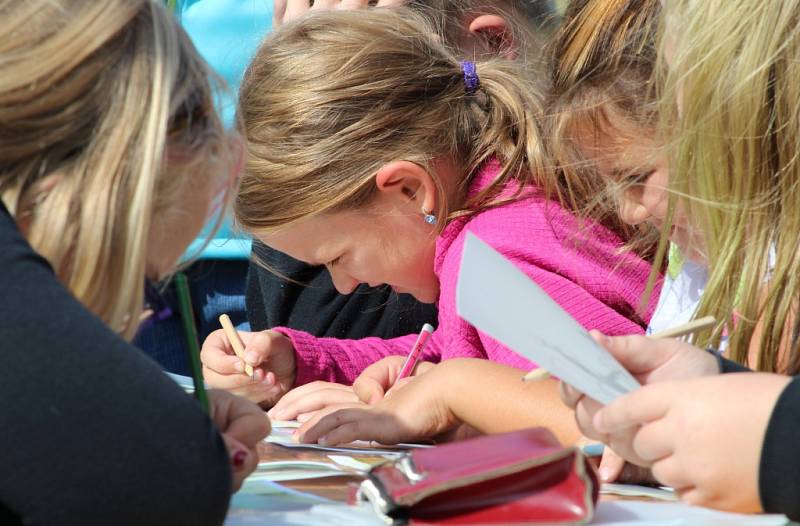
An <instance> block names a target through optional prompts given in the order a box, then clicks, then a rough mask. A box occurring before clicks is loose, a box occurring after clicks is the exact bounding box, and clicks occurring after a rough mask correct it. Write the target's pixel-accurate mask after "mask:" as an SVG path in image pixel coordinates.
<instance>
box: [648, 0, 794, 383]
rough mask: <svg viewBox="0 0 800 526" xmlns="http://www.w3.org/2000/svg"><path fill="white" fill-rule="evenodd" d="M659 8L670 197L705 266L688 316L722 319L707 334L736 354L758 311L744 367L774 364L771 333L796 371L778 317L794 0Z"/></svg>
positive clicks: (789, 165)
mask: <svg viewBox="0 0 800 526" xmlns="http://www.w3.org/2000/svg"><path fill="white" fill-rule="evenodd" d="M667 6H668V11H667V16H666V17H665V18H664V25H663V31H662V33H663V35H664V37H663V39H662V45H661V48H662V55H663V57H664V59H665V62H666V63H667V64H668V67H665V68H662V69H663V71H665V72H666V73H665V77H664V78H663V79H661V82H660V84H662V85H663V94H662V101H663V105H662V108H661V110H660V112H661V115H662V118H663V121H664V122H663V124H664V128H663V134H664V136H667V137H671V140H670V142H669V152H670V155H669V167H670V187H671V190H672V191H673V197H672V201H673V203H672V204H673V206H674V205H675V203H676V202H677V201H679V200H680V201H681V202H682V203H683V204H685V205H686V208H687V211H688V215H689V217H690V218H691V220H692V222H693V223H694V224H695V225H696V226H697V228H699V229H700V231H701V232H702V233H703V237H704V239H705V244H706V250H707V254H706V255H707V258H708V265H709V267H710V277H709V282H708V285H707V287H706V289H705V293H704V294H703V298H702V301H701V303H700V306H699V309H698V312H697V313H696V316H698V317H700V316H705V315H709V314H710V315H713V316H715V317H716V318H717V320H720V321H721V322H722V323H721V324H720V325H719V326H718V327H717V328H716V329H715V330H714V331H713V334H711V335H708V337H707V338H706V340H707V341H708V342H710V343H715V344H716V343H718V342H719V339H720V338H721V337H722V335H723V330H724V329H725V328H727V330H728V331H729V348H730V354H731V357H732V358H734V359H735V360H737V361H740V362H745V361H746V358H747V354H748V346H749V344H750V342H751V339H752V337H753V332H754V328H755V326H756V323H757V322H758V321H759V320H762V322H763V324H764V330H763V334H762V336H761V338H760V353H759V358H758V363H757V364H753V365H755V366H757V367H758V369H761V370H766V371H775V370H776V368H778V365H779V364H778V363H777V361H778V360H777V358H778V349H779V348H780V345H781V341H782V340H783V341H784V343H785V342H787V341H789V340H792V341H791V344H792V349H793V355H792V359H791V363H790V368H789V372H791V373H797V372H800V355H798V353H797V342H796V335H793V334H792V331H791V328H790V327H787V323H788V322H789V320H790V319H791V318H792V316H795V317H796V314H797V301H798V292H800V142H798V140H799V138H800V113H798V111H797V104H798V101H800V24H799V22H800V3H798V2H796V1H792V2H784V1H782V0H781V1H768V0H764V1H759V2H748V1H741V0H703V1H696V0H673V1H671V2H667ZM668 230H669V225H667V226H666V229H665V232H664V233H663V235H664V236H666V235H667V234H668ZM773 248H774V250H775V253H776V258H775V261H774V266H772V265H771V262H770V256H769V254H770V251H771V250H772V249H773ZM765 288H767V289H768V291H767V292H766V294H765V293H764V290H765Z"/></svg>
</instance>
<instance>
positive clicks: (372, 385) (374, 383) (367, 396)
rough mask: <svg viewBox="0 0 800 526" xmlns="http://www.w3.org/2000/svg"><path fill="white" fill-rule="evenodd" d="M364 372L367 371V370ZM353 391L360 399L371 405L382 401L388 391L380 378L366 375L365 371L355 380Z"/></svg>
mask: <svg viewBox="0 0 800 526" xmlns="http://www.w3.org/2000/svg"><path fill="white" fill-rule="evenodd" d="M364 372H365V373H366V371H364ZM353 391H355V393H356V396H357V397H358V399H359V400H361V401H362V402H364V403H365V404H370V405H374V404H377V403H378V402H380V401H381V400H382V399H383V395H384V394H385V392H386V391H385V390H384V388H383V385H382V383H381V381H380V380H379V379H376V378H373V377H370V376H365V375H364V373H362V374H361V376H359V377H358V378H356V381H355V382H353Z"/></svg>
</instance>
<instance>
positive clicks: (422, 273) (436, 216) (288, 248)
mask: <svg viewBox="0 0 800 526" xmlns="http://www.w3.org/2000/svg"><path fill="white" fill-rule="evenodd" d="M301 65H302V67H301ZM518 67H519V66H518V65H515V64H513V63H511V62H509V61H505V60H488V61H485V62H480V63H478V64H473V63H470V62H465V63H460V62H459V61H458V60H457V59H456V58H455V57H454V56H453V55H452V54H451V53H450V52H449V51H447V49H445V48H444V47H443V46H442V45H441V44H440V43H439V42H438V41H437V39H436V38H435V37H434V36H433V35H432V33H431V32H430V31H429V30H428V29H427V28H426V27H425V25H424V24H423V23H422V22H420V21H418V20H417V19H415V18H414V17H413V16H412V15H410V14H408V13H398V12H396V11H389V10H387V11H376V12H366V13H363V12H362V13H356V14H351V13H347V12H335V13H320V14H317V15H316V16H311V17H308V18H306V19H303V20H301V21H298V22H297V23H295V24H293V25H290V26H286V27H285V28H283V29H282V30H280V31H278V32H276V33H275V34H274V35H272V36H271V37H270V38H268V39H267V40H266V41H265V43H264V45H263V46H262V48H261V50H260V51H259V53H258V55H257V57H256V59H255V61H254V63H253V64H252V65H251V67H250V69H249V71H248V73H247V76H246V77H245V80H244V82H243V85H242V90H241V99H240V102H241V106H242V109H241V112H242V121H243V126H244V133H245V136H246V139H247V143H248V158H247V163H246V170H245V172H246V173H245V176H244V178H243V180H242V186H241V189H240V193H239V195H238V196H237V200H236V214H237V217H238V218H239V221H240V222H241V224H242V225H243V226H244V227H245V228H247V229H248V230H250V231H252V232H253V233H254V235H256V236H257V237H258V238H260V239H261V240H263V241H264V242H265V243H267V244H270V245H272V246H273V247H275V248H277V249H279V250H281V251H283V252H285V253H287V254H289V255H291V256H293V257H295V258H296V259H300V260H302V261H306V262H308V263H315V264H325V265H327V266H328V268H329V270H330V272H331V275H332V277H333V281H334V283H335V284H336V286H337V288H338V289H339V291H340V292H342V293H348V292H350V291H351V290H352V289H353V288H354V287H355V286H356V285H357V284H358V283H368V284H373V285H377V284H381V283H388V284H390V286H392V288H393V289H394V290H396V291H398V292H410V293H412V294H414V295H415V296H416V297H417V298H418V299H420V300H423V301H427V302H434V301H438V306H439V311H440V315H439V328H438V329H437V331H436V332H435V333H434V335H433V336H432V338H431V340H430V342H429V344H428V347H427V350H426V353H425V356H426V358H427V359H431V360H436V361H438V360H444V359H448V358H455V357H475V358H488V359H490V360H492V361H495V362H498V363H501V364H505V365H508V366H512V367H517V368H520V369H529V368H531V367H534V365H533V364H531V363H529V362H527V361H526V360H524V359H522V358H520V357H519V356H517V355H515V354H514V353H512V352H511V351H510V350H508V349H506V348H504V347H503V346H501V345H499V344H498V343H497V342H495V341H493V340H492V339H491V338H488V337H486V336H485V335H483V334H481V333H479V332H478V331H476V330H475V329H473V328H472V327H470V326H469V325H468V324H466V323H465V322H464V321H462V320H461V319H460V318H458V316H457V314H456V312H455V284H456V280H457V277H458V266H459V259H460V256H461V249H462V245H463V241H464V237H465V236H466V232H467V231H471V232H473V233H475V234H476V235H478V236H479V237H482V238H483V239H484V240H485V241H487V242H489V243H490V244H491V245H493V246H494V247H495V248H496V249H498V250H500V251H501V252H502V253H504V254H505V255H506V256H507V257H508V258H509V259H511V260H512V261H513V262H514V263H515V264H517V265H518V266H519V267H520V268H521V269H522V270H523V271H524V272H526V273H527V274H528V275H529V276H531V278H532V279H534V280H535V281H537V282H538V283H539V285H540V286H542V287H543V288H544V289H545V290H546V291H547V292H548V293H549V294H551V295H552V296H553V297H554V298H555V299H556V300H557V301H559V302H560V303H561V305H562V306H563V307H564V308H565V309H566V310H568V311H569V312H570V313H571V314H572V315H573V316H574V317H575V318H576V319H577V320H578V321H579V322H581V323H582V324H583V325H584V326H586V327H588V328H593V327H601V326H604V327H607V328H608V330H610V331H612V332H613V333H616V334H620V333H636V332H641V330H642V325H643V324H644V322H645V320H646V318H647V316H648V314H647V313H645V314H644V315H643V316H639V315H637V313H636V308H637V306H638V305H639V301H640V299H641V294H642V292H643V290H644V282H645V279H646V278H645V275H646V274H647V273H649V268H650V267H649V264H648V263H647V262H645V261H643V260H642V259H641V258H639V257H637V256H635V255H632V254H622V255H621V254H620V248H621V246H622V243H623V241H622V240H621V239H620V236H619V235H618V234H615V233H614V232H612V231H610V230H608V229H606V228H604V227H602V226H600V225H598V224H595V223H591V222H584V223H581V222H580V221H579V220H578V219H576V217H575V216H574V215H573V214H571V213H570V212H569V211H568V210H567V209H565V208H563V207H562V206H561V205H559V203H558V200H557V198H558V197H560V196H566V193H565V189H564V188H563V187H562V186H559V185H558V184H556V179H555V177H554V176H553V175H552V173H551V170H550V167H549V163H547V162H546V160H545V157H544V155H545V154H544V152H543V150H542V148H541V142H540V138H539V129H538V122H537V116H538V115H540V114H541V109H540V108H539V104H538V101H537V99H536V97H535V96H534V95H533V93H534V90H533V88H532V87H531V86H529V85H527V84H526V83H524V82H523V81H521V80H520V79H521V78H524V77H522V76H518V75H517V68H518ZM573 197H574V199H575V200H576V201H582V200H584V199H587V197H586V196H573ZM565 201H567V199H566V197H565ZM246 337H247V338H248V341H246V344H247V346H248V353H249V354H248V356H247V358H248V361H250V362H251V363H252V364H253V365H256V366H259V368H258V376H257V381H258V384H261V385H260V386H259V385H254V384H252V383H249V382H248V379H247V378H244V379H243V378H242V376H243V375H241V373H238V372H237V369H236V368H235V367H236V364H237V363H239V362H238V360H237V359H236V358H235V357H233V356H228V355H227V353H226V350H227V349H225V348H224V347H223V346H221V345H216V344H214V343H213V342H211V343H209V342H206V345H205V348H204V351H203V353H204V365H205V367H206V373H207V376H206V378H207V380H208V381H209V383H211V384H212V385H220V386H225V387H235V388H238V389H240V390H241V391H240V392H246V393H248V394H250V395H254V394H255V395H260V396H261V397H262V398H261V399H260V400H259V401H262V400H265V399H269V396H270V394H271V393H270V392H269V391H268V390H266V391H265V390H264V387H265V386H266V387H267V388H268V389H269V388H272V384H273V383H275V384H277V385H276V386H275V387H274V388H273V389H274V390H275V391H277V393H274V394H281V391H283V390H285V389H287V388H289V387H290V386H292V385H295V384H304V383H307V382H309V381H311V380H318V379H322V380H328V381H333V382H342V383H351V382H352V381H353V379H354V378H355V377H356V375H357V374H358V373H360V372H361V371H362V370H363V369H364V368H365V367H366V366H367V365H369V364H370V363H372V362H374V361H375V360H376V359H378V358H381V357H383V356H387V355H398V354H406V353H407V352H408V349H409V348H410V346H411V344H412V343H413V340H414V338H416V335H410V336H409V337H405V338H398V339H395V340H379V339H366V340H361V341H347V340H334V339H316V338H313V337H310V336H309V335H307V334H304V333H301V332H298V331H292V330H288V329H278V330H277V331H273V332H270V333H267V334H263V335H259V336H253V335H246ZM228 352H230V351H228ZM267 373H270V374H267ZM242 380H244V382H242ZM248 386H250V387H251V389H252V390H250V391H248V390H247V388H248ZM254 387H255V388H258V389H261V390H260V391H256V390H255V389H253V388H254Z"/></svg>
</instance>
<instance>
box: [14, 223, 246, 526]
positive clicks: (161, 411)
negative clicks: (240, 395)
mask: <svg viewBox="0 0 800 526" xmlns="http://www.w3.org/2000/svg"><path fill="white" fill-rule="evenodd" d="M0 247H2V248H0V268H2V269H3V272H0V290H2V291H3V295H2V300H1V301H0V315H1V316H2V319H3V323H2V324H0V342H2V345H3V349H5V350H6V351H7V352H6V356H7V358H8V359H7V360H6V363H5V365H4V367H3V378H2V381H0V399H2V400H4V401H5V404H4V408H3V410H2V411H1V412H0V429H2V430H3V431H2V433H0V448H2V450H3V451H5V452H6V454H4V455H3V457H2V460H0V472H2V473H3V476H2V477H0V502H1V503H2V506H0V507H5V508H6V510H8V512H9V513H10V514H13V515H14V516H16V517H17V518H18V519H19V521H21V522H23V523H25V524H84V525H91V524H98V525H100V524H103V525H104V524H118V525H126V524H131V525H134V524H181V523H192V524H221V523H222V521H223V519H224V516H225V512H226V509H227V506H228V500H229V497H230V489H231V470H230V466H229V459H228V454H227V451H226V448H225V445H224V444H223V441H222V439H221V437H220V435H219V433H218V432H217V430H216V428H215V427H214V426H213V425H212V423H211V422H210V420H209V419H208V418H207V417H206V416H205V415H204V414H203V413H202V411H201V410H200V407H199V406H198V404H197V403H196V402H195V401H194V400H192V399H191V398H190V397H188V396H186V395H185V394H184V393H183V392H182V391H181V390H180V389H179V388H178V387H177V386H176V385H175V384H174V383H173V382H172V381H171V380H170V379H169V378H167V377H166V376H165V375H163V374H162V373H161V371H160V369H159V368H158V367H157V366H156V364H155V363H153V362H152V361H150V360H149V359H148V358H147V357H145V356H144V355H143V354H142V353H140V352H139V351H138V350H137V349H135V348H133V347H131V346H130V345H128V344H126V343H125V342H123V341H122V340H121V339H120V338H118V337H117V336H116V335H115V334H113V333H112V332H111V331H109V330H108V329H107V328H106V327H105V326H104V325H103V324H102V322H100V320H98V319H97V318H96V317H94V316H93V315H91V314H90V313H89V312H88V311H86V309H85V308H83V306H81V305H80V304H79V303H78V302H77V301H76V300H75V299H74V298H73V297H72V296H71V295H69V294H68V293H67V292H66V290H64V288H63V287H62V286H61V285H60V284H59V283H58V282H57V280H56V279H55V277H54V276H53V273H52V271H51V270H50V268H49V266H48V265H47V263H46V262H45V261H44V260H43V259H42V258H40V257H39V256H38V255H36V254H35V253H34V252H33V250H31V248H30V247H29V246H28V245H27V243H26V242H25V241H24V240H23V239H22V237H21V236H20V234H19V232H18V231H17V230H16V227H15V225H14V223H13V221H12V220H11V218H10V217H9V216H8V215H7V213H5V210H4V209H2V207H0Z"/></svg>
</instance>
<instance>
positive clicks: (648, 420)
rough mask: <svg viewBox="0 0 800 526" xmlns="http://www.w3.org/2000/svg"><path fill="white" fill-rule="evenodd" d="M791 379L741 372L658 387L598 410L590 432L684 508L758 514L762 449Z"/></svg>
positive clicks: (626, 396)
mask: <svg viewBox="0 0 800 526" xmlns="http://www.w3.org/2000/svg"><path fill="white" fill-rule="evenodd" d="M789 381H790V379H789V378H788V377H784V376H779V375H774V374H757V373H739V374H724V375H719V376H715V377H710V378H695V379H692V380H682V381H676V382H663V383H655V384H652V385H647V386H644V387H642V388H641V389H638V390H636V391H634V392H632V393H629V394H626V395H624V396H621V397H620V398H618V399H617V400H615V401H614V402H612V403H611V404H609V405H608V406H606V407H605V408H603V409H602V410H601V411H599V412H598V413H597V415H596V416H595V417H594V426H593V427H594V428H595V429H596V430H597V431H598V433H600V434H602V435H603V436H605V437H606V440H605V441H606V442H607V443H608V444H610V445H611V447H613V448H614V451H616V452H617V453H619V454H621V455H622V456H624V457H625V458H626V459H628V460H630V461H633V462H635V463H637V464H640V465H644V466H652V470H653V475H654V476H655V478H656V479H657V480H658V481H659V482H661V483H663V484H666V485H669V486H672V487H674V488H675V489H676V491H677V492H678V494H679V495H680V497H681V499H682V500H684V501H686V502H688V503H689V504H694V505H700V506H708V507H712V508H718V509H723V510H728V511H738V512H757V511H760V510H761V505H760V501H759V494H758V471H759V462H760V459H761V448H762V445H763V442H764V436H765V433H766V428H767V424H768V423H769V419H770V416H771V414H772V410H773V408H774V407H775V403H776V401H777V399H778V397H779V396H780V394H781V392H782V391H783V389H784V388H785V387H786V384H787V383H788V382H789Z"/></svg>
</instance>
